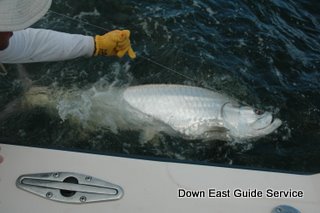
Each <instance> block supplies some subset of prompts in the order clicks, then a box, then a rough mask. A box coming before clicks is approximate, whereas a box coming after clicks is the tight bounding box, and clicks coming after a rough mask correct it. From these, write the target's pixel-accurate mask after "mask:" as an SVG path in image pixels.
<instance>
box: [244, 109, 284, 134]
mask: <svg viewBox="0 0 320 213" xmlns="http://www.w3.org/2000/svg"><path fill="white" fill-rule="evenodd" d="M281 124H282V121H281V120H280V119H278V118H274V116H273V115H272V114H271V113H269V112H266V113H264V114H263V115H262V116H261V117H260V118H259V119H258V120H257V121H255V122H254V123H253V124H251V125H250V126H251V127H252V129H254V130H255V131H257V133H258V134H259V135H267V134H270V133H272V132H273V131H274V130H276V129H277V128H278V127H280V126H281Z"/></svg>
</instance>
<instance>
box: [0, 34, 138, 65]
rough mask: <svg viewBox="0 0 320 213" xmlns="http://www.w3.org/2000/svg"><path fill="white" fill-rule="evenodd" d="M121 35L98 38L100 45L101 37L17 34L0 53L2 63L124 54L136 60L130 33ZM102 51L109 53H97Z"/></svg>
mask: <svg viewBox="0 0 320 213" xmlns="http://www.w3.org/2000/svg"><path fill="white" fill-rule="evenodd" d="M122 32H124V31H111V32H109V33H106V34H105V35H103V36H99V38H100V40H99V41H98V42H97V41H95V40H97V37H98V36H96V37H95V38H94V37H92V36H84V35H79V34H69V33H62V32H57V31H52V30H45V29H33V28H28V29H25V30H21V31H16V32H14V33H13V36H12V37H11V39H10V43H9V46H8V47H7V48H6V49H5V50H3V51H0V63H32V62H44V61H46V62H49V61H61V60H69V59H74V58H78V57H82V56H83V57H90V56H93V55H108V56H112V55H116V56H118V57H122V56H123V55H124V54H125V53H128V54H129V56H130V57H131V56H135V55H133V54H134V52H133V50H132V49H131V45H130V41H129V36H130V32H129V31H128V32H129V33H127V31H125V33H124V36H125V37H123V38H121V36H122V34H123V33H122ZM128 42H129V43H128ZM96 44H99V45H96ZM128 45H129V46H128ZM128 47H130V48H129V49H128ZM103 48H105V49H109V51H100V52H99V51H97V50H99V49H103ZM129 51H130V53H131V55H130V53H129ZM131 51H132V52H133V54H132V52H131ZM131 58H133V57H131Z"/></svg>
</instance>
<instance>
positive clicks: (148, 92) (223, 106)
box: [21, 84, 281, 141]
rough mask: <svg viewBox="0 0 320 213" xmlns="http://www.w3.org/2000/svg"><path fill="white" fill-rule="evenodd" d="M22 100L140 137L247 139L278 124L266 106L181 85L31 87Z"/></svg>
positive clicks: (87, 124)
mask: <svg viewBox="0 0 320 213" xmlns="http://www.w3.org/2000/svg"><path fill="white" fill-rule="evenodd" d="M21 102H22V105H23V106H25V107H27V106H28V107H32V106H42V107H46V108H51V109H53V111H55V112H57V113H58V114H59V116H60V118H61V119H63V120H70V121H77V122H78V123H81V124H82V125H83V126H84V127H86V128H88V129H94V128H106V129H109V130H111V131H112V132H114V133H117V132H118V131H119V130H133V131H141V133H142V134H141V135H142V136H143V137H142V138H143V140H144V141H148V140H150V139H152V138H153V136H154V135H155V134H158V133H165V134H167V135H171V136H175V137H182V138H184V139H190V140H193V139H200V140H202V139H204V140H215V139H219V140H226V141H231V140H234V139H240V140H247V139H253V138H259V137H262V136H265V135H268V134H270V133H272V132H273V131H274V130H276V129H277V128H278V127H279V126H280V125H281V120H280V119H278V118H274V117H273V115H272V113H270V112H262V111H260V110H256V109H254V108H252V107H250V106H242V105H240V104H239V103H238V101H236V100H235V99H233V98H230V97H228V96H226V95H224V94H220V93H218V92H214V91H211V90H208V89H204V88H199V87H194V86H184V85H172V84H150V85H141V86H129V87H126V88H116V87H107V88H95V87H93V88H91V89H89V90H73V91H62V90H59V89H48V88H44V87H32V88H31V89H29V90H28V91H27V92H26V93H25V95H24V97H23V98H22V101H21Z"/></svg>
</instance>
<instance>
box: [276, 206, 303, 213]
mask: <svg viewBox="0 0 320 213" xmlns="http://www.w3.org/2000/svg"><path fill="white" fill-rule="evenodd" d="M271 213H301V212H300V211H299V210H297V209H295V208H293V207H291V206H288V205H280V206H277V207H275V208H274V209H273V210H272V212H271Z"/></svg>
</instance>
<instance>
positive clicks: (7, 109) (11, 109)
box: [0, 64, 32, 121]
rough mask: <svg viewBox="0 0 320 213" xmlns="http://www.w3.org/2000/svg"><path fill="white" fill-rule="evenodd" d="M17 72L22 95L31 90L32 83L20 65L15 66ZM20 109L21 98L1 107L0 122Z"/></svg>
mask: <svg viewBox="0 0 320 213" xmlns="http://www.w3.org/2000/svg"><path fill="white" fill-rule="evenodd" d="M17 70H18V80H19V81H20V82H21V84H22V87H23V93H25V92H26V91H28V90H29V89H30V88H31V86H32V81H31V80H30V78H29V76H28V74H27V71H26V69H25V67H24V66H23V65H22V64H18V65H17ZM20 109H21V98H16V99H14V100H13V101H11V102H9V103H8V104H7V105H6V106H4V107H3V110H1V112H0V121H4V120H5V119H7V118H8V117H10V116H11V115H12V114H14V113H17V112H18V111H20Z"/></svg>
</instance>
